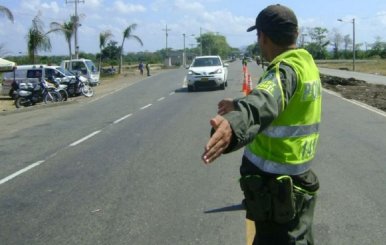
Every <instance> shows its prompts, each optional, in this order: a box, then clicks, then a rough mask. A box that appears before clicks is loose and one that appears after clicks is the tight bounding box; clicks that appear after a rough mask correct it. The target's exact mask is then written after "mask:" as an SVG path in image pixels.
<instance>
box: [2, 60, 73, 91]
mask: <svg viewBox="0 0 386 245" xmlns="http://www.w3.org/2000/svg"><path fill="white" fill-rule="evenodd" d="M36 74H38V75H36ZM38 76H39V77H38ZM40 77H42V78H44V79H45V80H47V81H50V80H53V79H55V78H59V79H60V82H61V83H62V82H68V81H69V80H70V79H74V78H75V75H74V74H72V73H71V72H69V71H68V70H66V69H63V68H62V67H60V66H50V65H19V66H16V68H15V69H14V70H13V71H11V72H4V73H3V81H2V86H1V87H2V89H1V94H2V95H5V96H6V95H9V96H10V97H13V92H14V90H15V89H17V88H18V84H19V83H20V82H32V83H37V82H38V81H39V78H40Z"/></svg>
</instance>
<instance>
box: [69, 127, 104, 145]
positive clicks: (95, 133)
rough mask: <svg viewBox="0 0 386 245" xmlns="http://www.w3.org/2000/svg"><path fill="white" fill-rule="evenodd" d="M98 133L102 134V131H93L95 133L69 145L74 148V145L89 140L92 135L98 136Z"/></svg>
mask: <svg viewBox="0 0 386 245" xmlns="http://www.w3.org/2000/svg"><path fill="white" fill-rule="evenodd" d="M100 132H102V130H98V131H95V132H93V133H91V134H89V135H87V136H86V137H83V138H81V139H80V140H77V141H75V142H73V143H71V144H70V146H76V145H78V144H80V143H82V142H83V141H85V140H88V139H89V138H91V137H93V136H94V135H97V134H99V133H100Z"/></svg>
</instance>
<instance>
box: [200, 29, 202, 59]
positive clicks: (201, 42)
mask: <svg viewBox="0 0 386 245" xmlns="http://www.w3.org/2000/svg"><path fill="white" fill-rule="evenodd" d="M200 56H202V28H201V27H200Z"/></svg>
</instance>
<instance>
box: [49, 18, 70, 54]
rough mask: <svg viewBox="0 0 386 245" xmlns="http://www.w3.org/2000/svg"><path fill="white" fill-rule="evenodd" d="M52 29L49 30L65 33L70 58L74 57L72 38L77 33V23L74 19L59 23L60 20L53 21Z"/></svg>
mask: <svg viewBox="0 0 386 245" xmlns="http://www.w3.org/2000/svg"><path fill="white" fill-rule="evenodd" d="M50 28H51V30H49V31H48V32H47V34H48V33H51V32H55V33H61V34H63V35H64V38H65V39H66V42H67V45H68V52H69V57H70V60H71V59H72V49H71V39H72V37H73V35H74V33H75V23H74V22H73V21H72V19H71V20H70V21H68V22H64V23H59V22H51V24H50Z"/></svg>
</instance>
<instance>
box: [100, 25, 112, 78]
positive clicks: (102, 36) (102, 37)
mask: <svg viewBox="0 0 386 245" xmlns="http://www.w3.org/2000/svg"><path fill="white" fill-rule="evenodd" d="M112 36H113V34H112V33H111V31H110V30H107V31H104V32H102V33H100V34H99V49H100V55H99V71H100V70H101V68H102V49H104V48H105V47H106V44H107V41H108V40H109V39H110V38H111V37H112Z"/></svg>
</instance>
